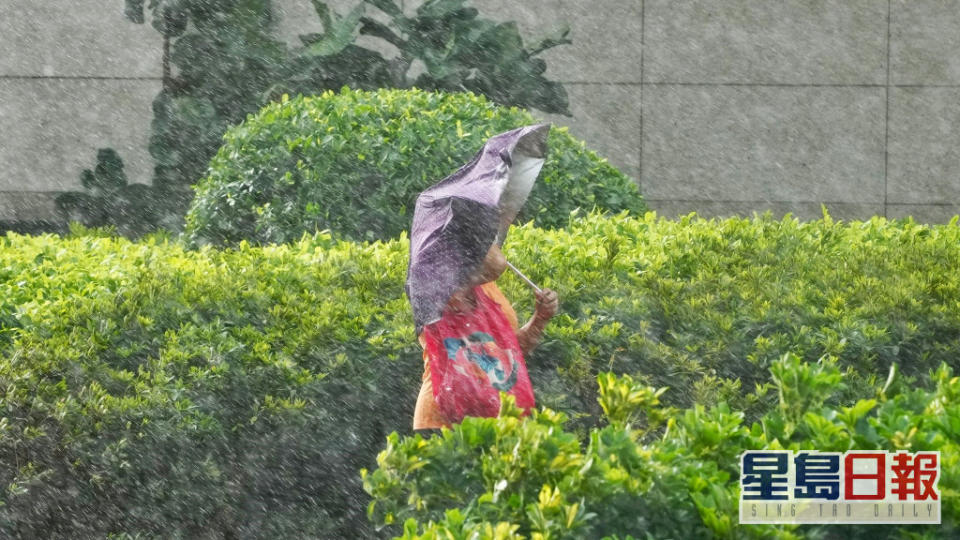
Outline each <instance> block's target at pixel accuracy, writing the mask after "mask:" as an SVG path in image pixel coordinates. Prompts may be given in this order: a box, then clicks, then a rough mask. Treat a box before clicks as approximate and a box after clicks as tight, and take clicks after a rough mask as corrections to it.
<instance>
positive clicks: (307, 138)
mask: <svg viewBox="0 0 960 540" xmlns="http://www.w3.org/2000/svg"><path fill="white" fill-rule="evenodd" d="M533 123H535V120H534V119H533V117H532V116H530V114H529V113H527V112H526V111H523V110H520V109H516V108H509V109H508V108H504V107H500V106H498V105H495V104H493V103H491V102H489V101H487V100H486V99H485V98H483V97H480V96H475V95H473V94H441V93H431V92H423V91H420V90H379V91H376V92H364V91H352V90H349V89H346V88H344V89H343V90H342V91H341V93H339V94H334V93H332V92H327V93H325V94H323V95H322V96H317V97H298V98H295V99H291V100H283V102H282V103H274V104H271V105H268V106H267V107H265V108H264V109H263V110H261V111H260V113H259V114H257V115H256V116H250V117H248V118H247V120H246V122H244V123H243V124H242V125H239V126H237V127H235V128H233V129H231V130H230V131H229V132H228V133H227V135H226V136H225V141H226V142H225V143H224V145H223V147H222V148H221V149H220V151H219V152H218V153H217V155H216V157H214V159H213V160H212V161H211V163H210V172H209V175H208V176H207V177H206V178H205V179H204V180H202V181H201V182H200V183H199V184H198V185H197V186H195V190H196V198H195V199H194V201H193V205H192V207H191V209H190V211H189V212H188V214H187V227H186V231H185V234H186V237H187V238H188V240H189V241H190V242H192V243H196V244H205V243H213V244H223V243H226V244H233V243H236V242H238V241H240V240H242V239H246V240H248V241H250V242H253V243H255V244H259V243H267V242H278V243H281V242H288V241H291V240H296V239H298V238H300V235H301V234H303V233H304V232H308V233H313V232H315V231H317V230H323V229H330V230H332V231H333V232H334V234H337V235H338V236H341V237H343V238H348V239H354V240H357V239H360V240H363V239H388V238H393V237H395V236H396V235H398V234H399V233H400V232H401V231H404V230H409V228H410V221H411V218H412V215H413V207H414V202H415V200H416V197H417V195H418V194H419V193H420V192H421V191H422V190H424V189H426V188H427V187H428V186H430V185H431V184H433V183H435V182H437V181H439V180H440V179H441V178H443V177H445V176H447V175H449V174H450V173H452V172H454V171H455V170H456V169H457V168H458V167H460V166H461V165H463V164H464V163H466V162H467V161H469V160H470V158H472V157H473V155H474V154H476V152H477V151H478V150H479V149H480V147H481V146H482V145H483V143H484V142H485V141H486V139H487V138H489V137H490V136H492V135H496V134H497V133H500V132H503V131H507V130H510V129H513V128H517V127H520V126H524V125H529V124H533ZM549 147H550V149H549V155H548V158H547V161H546V163H545V164H544V167H543V170H542V172H541V174H540V178H539V180H538V181H537V184H536V186H535V187H534V190H533V192H532V194H531V197H530V200H529V202H528V203H527V205H526V207H525V209H524V211H523V214H522V215H521V216H520V219H521V220H524V221H525V220H528V219H535V220H536V224H537V225H539V226H544V227H555V226H560V225H563V224H565V223H566V220H567V216H568V215H569V213H570V211H571V210H573V209H574V208H577V207H583V208H585V209H591V208H593V207H594V206H596V207H599V208H601V209H606V210H612V211H620V210H630V211H631V212H634V213H638V212H642V211H643V210H644V209H645V207H644V205H643V202H642V200H641V197H640V194H639V191H638V189H637V187H636V185H635V184H634V183H633V182H632V181H631V180H630V179H629V178H627V177H626V176H624V175H623V174H621V173H620V172H618V171H617V170H616V169H615V168H613V167H612V166H611V165H609V164H608V163H607V162H606V161H605V160H603V159H601V158H599V157H597V155H596V154H594V153H593V152H591V151H588V150H586V149H585V147H584V145H583V143H582V142H578V141H577V140H575V139H574V138H573V137H571V136H570V135H569V134H568V133H567V131H566V129H563V128H554V129H552V130H551V134H550V139H549Z"/></svg>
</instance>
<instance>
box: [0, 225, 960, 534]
mask: <svg viewBox="0 0 960 540" xmlns="http://www.w3.org/2000/svg"><path fill="white" fill-rule="evenodd" d="M407 249H408V246H407V241H406V239H405V238H403V237H401V238H400V239H397V240H392V241H390V242H386V243H381V242H375V243H372V244H353V243H349V242H336V241H334V240H333V239H331V237H330V236H329V235H327V234H318V235H313V236H309V235H308V236H306V237H304V238H302V239H301V240H300V241H298V242H295V243H293V244H291V245H269V246H265V247H251V246H250V245H249V244H248V243H246V242H240V244H239V245H238V246H237V247H236V248H232V249H226V250H219V249H212V248H210V247H203V248H201V249H199V250H188V249H186V248H185V247H184V246H181V245H179V244H176V243H171V242H169V241H168V240H166V239H164V238H163V237H162V236H159V235H154V236H151V237H148V238H147V239H145V240H144V241H143V242H140V243H131V242H129V241H127V240H125V239H122V238H113V237H110V236H109V235H107V234H101V233H100V232H99V231H93V234H88V233H87V232H84V231H83V230H82V229H80V228H75V229H74V231H73V234H71V235H70V236H69V237H67V238H58V237H56V236H53V235H45V236H36V237H25V236H19V235H16V234H8V235H6V236H4V237H0V411H2V412H0V463H4V464H8V467H4V468H0V486H4V487H5V488H6V491H4V492H2V494H0V502H2V505H0V537H12V538H16V537H22V538H87V537H98V538H100V537H103V536H104V535H107V534H110V533H115V534H121V533H128V534H130V535H135V534H139V535H141V537H148V538H204V537H211V538H227V537H233V538H290V537H350V538H353V537H368V536H372V535H375V532H374V531H373V529H372V527H373V525H372V524H370V523H369V522H368V520H367V518H366V515H365V505H366V503H367V501H368V500H369V499H368V498H367V496H366V494H365V493H364V492H363V489H362V485H361V481H360V478H359V475H358V474H357V471H358V470H359V469H360V468H361V467H367V468H373V466H374V465H375V461H374V458H375V454H376V452H377V451H378V450H379V449H380V448H382V441H383V440H384V437H386V436H387V434H388V433H390V432H392V431H394V430H400V431H401V432H409V427H410V425H411V421H412V412H413V406H414V402H415V399H416V392H417V389H418V386H419V381H420V375H421V369H422V360H421V351H420V349H419V346H418V345H417V343H416V340H415V337H414V332H413V324H412V317H411V315H410V312H409V304H408V302H407V300H406V299H405V298H404V296H403V281H404V277H405V273H406V266H407ZM505 252H506V255H507V257H508V259H509V260H511V262H514V263H515V264H517V265H518V266H519V267H520V268H521V269H523V270H524V271H526V272H527V273H528V274H529V275H531V277H533V278H534V279H535V280H537V281H539V282H540V283H541V284H542V285H544V286H549V287H552V288H554V289H556V290H557V291H558V292H559V294H560V298H561V313H560V314H559V315H558V316H557V317H556V318H555V320H554V322H552V323H551V324H550V325H549V326H548V329H547V333H546V336H545V340H544V342H543V343H542V344H541V346H540V347H539V348H538V349H537V351H536V352H535V353H534V354H533V355H532V356H531V358H529V359H528V365H529V366H530V372H531V378H532V380H533V383H534V388H535V391H536V393H537V400H538V404H540V405H544V406H549V407H551V408H553V409H554V410H557V411H559V412H563V413H564V414H566V415H568V416H569V417H570V418H571V420H570V422H569V423H568V424H567V429H569V430H571V431H574V432H577V433H580V434H582V435H583V436H584V437H585V436H586V433H588V430H589V429H590V428H594V427H597V425H598V424H599V422H600V420H599V419H600V414H601V412H602V411H601V410H600V408H599V406H598V405H597V399H596V397H597V391H596V383H595V376H596V374H597V373H598V372H599V371H613V372H616V373H626V374H630V375H632V376H633V377H634V378H635V379H636V380H637V381H638V382H640V383H642V384H645V385H652V386H656V387H662V386H669V387H671V389H672V390H671V391H669V392H667V393H665V394H663V396H661V397H660V400H661V401H663V402H664V403H665V405H667V406H675V407H692V406H693V405H694V404H695V403H699V404H702V405H703V406H705V407H706V408H707V409H708V410H709V409H710V408H711V407H714V406H715V405H717V404H718V403H719V402H720V401H725V402H727V403H728V404H729V407H730V410H731V411H740V412H743V413H744V415H745V416H744V417H745V419H746V421H747V422H748V424H749V423H751V422H753V421H754V420H758V419H760V418H761V417H762V416H763V415H765V414H767V413H768V412H769V411H770V410H772V409H777V410H778V397H777V396H776V395H774V394H776V392H770V391H766V392H764V391H763V388H769V386H765V385H768V383H769V378H768V376H767V373H768V370H769V369H770V368H771V367H772V366H774V365H775V363H776V362H778V361H779V359H780V358H782V357H783V355H784V354H786V353H791V354H794V355H795V356H796V357H797V358H799V359H802V360H805V361H808V362H816V361H817V360H818V359H819V358H820V357H822V356H828V357H831V358H835V359H836V366H837V370H838V372H839V373H841V374H842V375H843V381H844V383H845V384H846V388H843V389H840V390H839V391H838V392H836V393H834V394H833V395H831V396H824V395H823V392H822V385H816V384H807V385H806V386H809V387H810V388H812V389H813V392H814V393H813V394H810V393H799V394H789V395H788V400H789V401H788V403H797V404H798V407H797V409H798V410H801V407H808V408H810V409H809V410H817V408H818V407H821V406H828V407H833V408H836V407H839V406H850V405H852V404H853V403H854V402H855V401H856V400H857V399H860V398H863V397H864V396H870V395H871V392H872V391H873V389H874V388H875V387H876V386H878V383H880V382H882V381H883V380H885V379H886V376H887V373H888V369H889V367H890V365H891V364H893V363H896V364H897V365H898V366H899V368H900V370H901V373H902V376H898V377H896V378H895V383H894V385H895V386H896V385H901V387H899V388H897V390H898V391H903V389H904V388H907V387H909V386H910V385H911V384H915V385H917V386H922V387H927V388H932V384H933V383H932V382H931V380H930V379H929V377H928V375H927V373H928V372H929V371H930V370H931V369H934V368H936V367H937V366H939V365H940V364H941V363H943V362H945V363H947V364H948V365H950V366H952V367H953V368H954V370H955V371H956V370H957V368H958V357H960V356H958V352H960V342H958V340H960V335H958V334H957V332H956V329H957V328H960V310H958V309H957V306H958V305H960V277H958V276H957V274H956V273H955V272H949V271H945V269H951V268H957V267H958V265H960V228H958V227H957V226H956V223H953V224H951V225H941V226H923V225H918V224H916V223H913V222H911V221H898V222H889V221H885V220H883V219H881V218H876V219H873V220H871V221H868V222H862V223H861V222H854V223H851V224H839V223H834V222H833V221H831V220H830V219H828V218H827V219H823V220H819V221H815V222H810V223H799V222H797V221H794V220H791V219H784V220H781V221H775V220H772V219H769V218H768V217H767V218H756V219H729V220H720V221H717V220H709V221H707V220H701V219H697V218H693V217H689V218H685V219H683V220H681V221H679V222H676V221H669V220H662V219H657V218H656V216H655V215H653V214H647V215H646V216H645V217H642V218H636V217H626V216H614V217H611V218H601V217H599V216H596V215H595V216H589V217H586V218H578V219H574V220H573V221H572V223H570V224H569V227H568V228H567V229H563V230H553V231H548V230H541V229H536V228H534V227H532V226H531V225H529V224H528V225H525V226H523V227H517V228H514V229H513V231H512V232H511V234H510V236H509V237H508V238H507V242H506V245H505ZM500 282H501V286H502V288H503V290H504V292H505V294H506V295H507V297H508V298H511V299H512V300H514V302H515V303H516V307H517V311H518V312H519V314H520V316H521V318H523V317H525V316H529V314H530V312H531V310H532V307H533V298H532V296H531V294H530V292H529V289H527V288H525V285H523V284H522V283H521V282H520V281H519V280H518V279H517V278H515V277H514V276H512V275H509V274H508V275H505V276H503V277H502V278H501V279H500ZM810 380H813V379H810ZM757 384H759V385H761V389H760V390H758V389H757V387H756V385H757ZM888 391H889V392H890V393H889V394H888V395H891V396H892V395H894V393H893V389H889V390H888ZM817 396H820V397H817ZM820 401H823V402H824V403H820ZM730 414H734V413H732V412H731V413H730ZM944 418H946V417H944ZM792 421H793V420H792ZM951 421H952V420H951ZM795 422H799V420H797V421H795ZM797 425H799V423H797ZM907 431H909V430H906V431H904V435H906V432H907ZM885 437H886V436H885ZM892 437H893V435H891V436H890V437H887V438H888V439H889V440H893V438H892ZM781 440H784V439H781ZM791 440H792V439H791ZM878 444H879V443H878ZM918 444H919V443H918ZM11 464H12V465H11ZM538 488H539V486H538Z"/></svg>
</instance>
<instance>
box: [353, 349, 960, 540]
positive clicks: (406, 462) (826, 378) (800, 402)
mask: <svg viewBox="0 0 960 540" xmlns="http://www.w3.org/2000/svg"><path fill="white" fill-rule="evenodd" d="M770 372H771V381H772V383H773V385H774V386H775V388H776V389H777V391H778V394H779V396H780V398H779V403H778V407H776V408H775V409H774V410H772V411H770V412H768V413H767V414H766V415H764V417H763V418H762V419H761V420H760V421H759V422H755V423H753V424H752V425H746V424H745V423H744V414H743V412H741V411H736V410H731V409H730V408H729V406H727V405H726V404H725V403H721V404H718V405H716V406H712V407H704V406H702V405H696V406H695V407H692V408H689V409H685V410H677V409H672V408H669V407H663V406H662V405H661V404H660V402H659V399H658V397H659V396H660V394H662V393H663V392H664V391H665V390H667V389H666V388H663V389H660V390H655V389H654V388H652V387H644V386H643V385H640V384H637V383H636V382H635V381H633V380H632V379H631V378H630V377H629V376H624V377H621V378H619V379H618V378H617V377H615V376H613V375H612V374H610V373H605V374H601V375H600V376H599V377H598V382H599V383H600V403H601V405H602V406H603V409H604V413H605V415H604V416H605V418H606V420H607V422H608V425H607V426H606V427H604V428H602V429H594V430H591V431H590V434H589V436H588V437H585V438H584V439H580V438H578V437H577V436H576V435H575V434H573V433H571V432H568V431H565V430H564V427H565V424H566V421H567V418H566V415H564V414H563V413H556V412H553V411H551V410H549V409H543V410H541V411H537V412H535V413H534V414H533V415H532V418H530V419H521V418H520V414H519V413H520V410H519V409H517V408H516V407H515V406H514V407H510V406H507V407H505V411H503V412H502V413H501V417H500V418H467V419H466V420H465V421H464V422H463V423H462V424H459V425H455V426H454V427H453V429H452V430H444V432H443V434H442V435H441V436H438V437H431V438H429V439H427V440H423V439H422V438H421V437H420V436H419V435H416V436H413V437H404V438H402V439H401V438H400V437H399V436H397V434H396V433H393V434H391V435H390V437H389V438H388V444H387V448H386V450H384V451H383V452H382V453H381V454H380V455H379V456H378V459H377V462H378V464H379V468H378V469H377V470H375V471H373V472H372V473H368V472H367V471H366V470H364V471H362V473H363V477H364V485H365V487H366V489H367V491H368V492H369V493H371V495H373V497H374V500H373V502H372V503H371V504H370V515H371V517H373V518H374V520H375V521H376V522H377V523H378V524H381V525H390V524H394V526H393V527H391V528H390V530H391V531H393V532H397V533H401V534H402V537H403V539H404V540H414V539H419V540H439V539H442V538H478V539H481V538H482V539H490V540H493V539H497V540H508V539H514V538H515V539H518V540H519V539H520V538H531V537H533V538H538V536H537V535H538V534H539V535H541V536H539V538H543V539H546V538H550V539H553V540H561V539H576V538H611V537H612V538H618V537H619V538H631V537H634V538H684V539H695V538H705V539H706V538H757V539H766V538H781V539H795V538H834V537H835V536H834V535H835V534H838V533H840V531H841V530H842V531H843V532H844V534H843V537H844V538H863V539H871V540H873V539H882V538H928V539H933V538H943V539H947V538H956V537H957V536H958V535H960V497H958V495H960V491H958V490H960V377H955V376H953V372H952V371H951V370H950V368H949V367H947V365H946V364H942V365H941V366H940V368H939V369H938V370H937V371H936V372H934V373H932V374H931V375H932V378H933V380H934V381H935V382H936V385H935V388H933V389H932V390H930V391H926V390H920V389H915V388H911V387H910V386H909V384H904V381H899V380H896V379H895V378H894V380H891V381H890V382H887V383H885V386H877V387H876V388H874V389H873V391H872V392H870V393H869V394H868V395H866V396H864V398H863V399H859V400H857V401H856V402H855V403H852V404H851V406H850V407H844V406H839V407H837V406H824V403H825V402H826V401H828V400H829V399H830V397H831V394H833V393H834V392H835V391H836V390H837V389H838V388H841V387H842V385H843V382H842V380H843V377H842V376H841V374H840V371H839V370H838V369H837V367H836V365H834V362H833V361H832V360H830V359H824V360H823V361H822V362H818V363H813V364H810V363H804V362H802V361H801V360H800V359H799V358H798V357H796V356H793V355H789V354H788V355H785V356H784V357H783V358H782V359H780V360H778V361H776V362H774V364H773V365H772V366H771V370H770ZM508 399H510V400H512V398H511V397H509V396H508ZM748 449H754V450H762V449H791V450H817V451H823V452H845V451H847V450H887V451H897V450H908V451H910V452H918V451H939V452H940V455H941V463H940V470H941V476H940V479H939V482H938V489H939V490H940V494H941V524H940V525H933V526H931V525H912V526H899V527H898V526H887V527H883V528H879V529H878V528H877V527H871V526H866V527H865V526H856V525H840V526H837V525H804V526H798V525H781V526H771V525H754V524H751V525H740V524H739V503H738V499H739V496H740V491H739V478H740V470H739V469H740V467H739V465H740V454H741V453H742V452H743V451H744V450H748ZM418 520H419V522H418ZM401 522H403V529H402V530H400V529H399V526H398V525H397V524H399V523H401ZM631 535H632V536H631Z"/></svg>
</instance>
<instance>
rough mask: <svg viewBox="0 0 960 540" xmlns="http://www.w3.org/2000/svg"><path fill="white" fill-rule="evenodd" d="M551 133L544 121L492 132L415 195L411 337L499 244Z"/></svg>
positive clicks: (409, 288) (436, 315)
mask: <svg viewBox="0 0 960 540" xmlns="http://www.w3.org/2000/svg"><path fill="white" fill-rule="evenodd" d="M549 132H550V124H536V125H533V126H526V127H522V128H517V129H514V130H511V131H507V132H506V133H501V134H499V135H496V136H494V137H491V138H490V139H489V140H488V141H487V142H486V144H484V146H483V148H481V149H480V151H479V152H477V154H476V155H475V156H474V157H473V159H472V160H471V161H470V162H469V163H467V164H466V165H464V166H463V167H460V169H458V170H457V171H456V172H455V173H453V174H451V175H450V176H448V177H446V178H444V179H443V180H441V181H440V182H437V183H436V184H434V185H433V186H431V187H430V188H428V189H426V190H425V191H424V192H423V193H421V194H420V196H419V197H417V204H416V207H415V209H414V213H413V225H412V227H411V232H410V266H409V267H408V269H407V283H406V291H407V298H409V299H410V304H411V305H412V306H413V319H414V323H415V324H416V331H417V334H419V333H420V331H421V330H422V329H423V327H424V326H425V325H427V324H430V323H432V322H435V321H437V320H439V319H440V316H441V314H442V313H443V308H444V306H445V305H446V304H447V301H448V300H449V299H450V296H452V295H453V293H454V292H456V291H457V290H458V289H460V288H461V287H463V285H464V284H465V283H467V280H468V279H469V278H470V276H471V275H472V274H473V273H474V272H475V271H476V270H477V269H478V268H479V267H480V265H481V264H482V262H483V259H484V257H485V256H486V254H487V251H488V250H489V248H490V246H491V245H492V244H493V243H494V242H498V243H499V244H500V245H503V241H504V239H505V238H506V235H507V230H508V229H509V227H510V223H511V222H512V221H513V220H514V218H515V217H516V216H517V213H518V212H519V211H520V208H521V207H522V206H523V203H524V202H526V200H527V197H528V196H529V195H530V190H531V189H532V188H533V183H534V181H535V180H536V179H537V175H538V174H540V169H541V168H542V167H543V162H544V161H545V160H546V155H547V135H548V134H549ZM508 265H509V266H510V268H511V270H513V271H514V272H517V274H518V275H520V276H521V277H522V278H523V280H524V281H526V282H527V283H528V284H529V285H531V286H532V287H534V288H537V287H536V285H534V284H533V282H531V281H530V280H529V279H527V278H526V276H523V274H520V272H519V271H518V270H517V269H516V268H514V267H513V265H510V264H509V263H508ZM537 290H539V289H537Z"/></svg>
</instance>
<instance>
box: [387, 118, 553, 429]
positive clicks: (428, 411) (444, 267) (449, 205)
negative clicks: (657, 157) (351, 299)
mask: <svg viewBox="0 0 960 540" xmlns="http://www.w3.org/2000/svg"><path fill="white" fill-rule="evenodd" d="M549 128H550V126H549V124H538V125H534V126H527V127H523V128H518V129H515V130H512V131H508V132H506V133H502V134H500V135H497V136H495V137H492V138H491V139H490V140H488V141H487V143H486V144H485V145H484V147H483V148H482V149H481V150H480V151H479V152H478V153H477V155H476V156H475V157H474V158H473V160H471V161H470V162H469V163H467V164H466V165H464V166H463V167H461V168H460V169H459V170H457V171H456V172H455V173H453V174H452V175H450V176H448V177H447V178H445V179H443V180H441V181H440V182H438V183H437V184H435V185H434V186H432V187H430V188H429V189H427V190H425V191H424V192H423V193H421V194H420V196H419V197H418V198H417V204H416V209H415V211H414V218H413V226H412V227H411V237H410V266H409V268H408V272H407V283H406V292H407V297H408V298H409V300H410V303H411V306H412V308H413V314H414V322H415V324H416V331H417V335H418V339H419V342H420V345H421V346H422V347H423V349H424V354H423V359H424V374H423V377H422V385H421V388H420V393H419V395H418V398H417V405H416V409H415V412H414V421H413V428H414V429H415V430H431V429H439V428H442V427H448V426H450V425H451V424H453V423H457V422H460V421H461V420H462V419H463V417H464V416H496V415H497V414H498V412H499V406H500V397H499V396H500V392H506V393H509V394H511V395H513V396H514V397H515V399H516V403H517V405H518V406H520V407H521V408H524V409H526V410H529V409H530V408H532V407H533V406H534V398H533V389H532V386H531V384H530V380H529V376H528V375H527V371H526V365H525V363H524V360H523V357H524V356H528V355H529V354H530V352H532V351H533V349H534V348H535V347H536V346H537V344H538V343H539V341H540V339H541V337H542V334H543V330H544V327H545V326H546V324H547V322H548V321H549V320H550V319H551V318H552V317H553V316H554V315H555V314H556V313H557V309H558V307H559V300H558V297H557V294H556V292H554V291H552V290H550V289H543V290H541V289H540V288H539V287H537V286H536V285H535V284H534V283H533V282H532V281H530V280H529V279H527V278H526V276H524V275H523V274H522V273H520V271H519V270H517V269H516V268H515V267H513V265H511V264H510V263H509V262H507V260H506V258H505V257H504V256H503V253H502V251H501V250H500V246H501V245H502V243H503V240H504V238H505V237H506V232H507V230H508V228H509V226H510V223H511V222H512V221H513V219H514V218H515V217H516V215H517V213H518V212H519V210H520V208H521V207H522V205H523V203H524V202H525V201H526V199H527V196H528V195H529V193H530V190H531V189H532V187H533V183H534V181H535V180H536V177H537V175H538V174H539V172H540V169H541V167H542V166H543V162H544V161H545V157H546V140H547V135H548V133H549ZM506 268H510V269H511V270H512V271H514V272H515V273H517V275H519V276H520V277H521V278H522V279H523V280H524V281H525V282H526V283H527V284H528V285H530V286H531V287H532V288H533V289H534V290H535V298H536V307H535V310H534V315H533V316H532V317H531V319H530V320H529V321H528V322H527V323H526V324H525V325H523V326H522V327H519V325H518V321H517V316H516V312H515V311H514V310H513V307H512V305H511V304H510V302H509V301H508V300H507V299H506V298H505V297H504V295H503V293H502V292H501V291H500V289H499V288H498V287H497V285H496V283H495V281H496V279H497V278H498V277H499V276H500V275H501V274H502V273H503V272H504V270H505V269H506Z"/></svg>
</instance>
